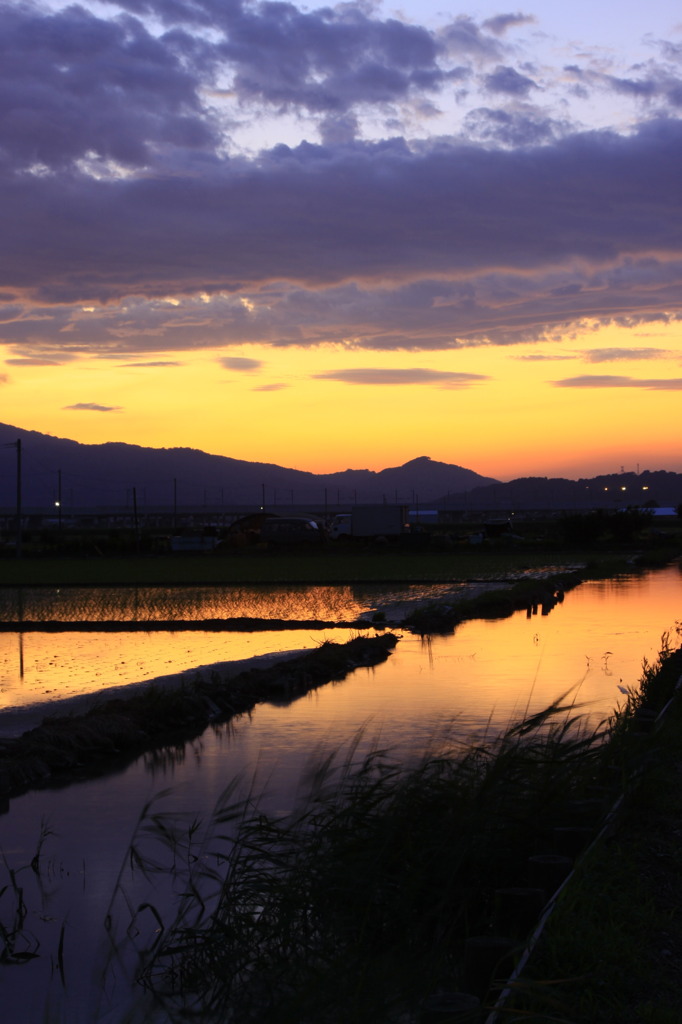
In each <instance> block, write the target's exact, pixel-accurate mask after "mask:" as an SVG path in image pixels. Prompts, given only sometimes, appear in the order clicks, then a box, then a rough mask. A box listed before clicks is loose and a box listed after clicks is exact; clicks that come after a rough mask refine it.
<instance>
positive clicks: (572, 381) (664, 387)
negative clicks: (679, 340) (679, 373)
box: [551, 374, 682, 391]
mask: <svg viewBox="0 0 682 1024" xmlns="http://www.w3.org/2000/svg"><path fill="white" fill-rule="evenodd" d="M551 383H552V384H554V385H555V387H558V388H642V389H643V390H645V391H682V377H673V378H670V379H666V378H659V379H656V378H653V379H650V380H640V379H637V378H636V377H616V376H610V375H609V374H603V375H596V374H595V375H594V376H593V375H591V374H584V375H583V376H581V377H566V378H565V379H564V380H553V381H551Z"/></svg>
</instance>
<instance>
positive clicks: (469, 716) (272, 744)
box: [0, 566, 682, 1024]
mask: <svg viewBox="0 0 682 1024" xmlns="http://www.w3.org/2000/svg"><path fill="white" fill-rule="evenodd" d="M154 591H157V588H154ZM443 592H444V588H429V590H428V591H427V590H424V589H423V588H421V589H419V588H411V587H406V588H395V587H393V588H390V589H386V588H361V589H354V588H348V587H339V588H335V587H320V588H308V587H306V588H295V589H294V590H291V589H290V590H287V589H285V588H281V589H272V588H269V589H268V590H266V589H264V588H263V589H261V588H240V589H239V590H238V591H236V590H231V591H229V592H228V591H226V590H224V589H223V588H201V589H197V588H192V593H186V592H185V593H182V594H179V593H176V592H173V593H172V594H170V595H169V596H168V601H169V602H171V601H173V602H177V601H178V600H179V602H180V604H178V603H175V604H174V605H173V607H174V608H176V609H177V608H178V607H182V609H183V610H182V613H181V615H179V617H188V614H189V611H190V608H193V609H194V612H193V614H197V615H198V616H199V617H207V609H209V608H210V609H211V616H213V615H214V614H215V615H227V616H228V617H229V616H236V615H243V614H249V615H253V614H256V615H261V616H263V617H289V618H292V619H294V618H295V619H299V618H303V617H308V616H310V617H312V618H324V619H327V618H330V617H331V618H336V619H348V618H355V617H357V616H358V615H366V614H369V613H371V614H375V613H377V612H382V611H383V612H384V614H387V616H392V615H396V616H398V617H402V615H404V614H406V611H407V610H408V609H409V607H411V606H413V604H414V602H415V601H420V600H424V599H428V598H429V597H433V596H436V595H437V594H438V595H440V594H442V593H443ZM87 596H88V595H86V594H82V593H76V592H70V593H67V594H65V595H61V594H59V595H56V597H57V601H58V604H59V615H60V616H65V615H67V614H68V615H74V616H81V617H82V616H83V614H84V613H83V609H84V608H85V607H86V605H87V602H86V597H87ZM100 596H101V597H102V604H101V606H100V614H101V615H102V617H103V618H111V617H112V616H113V615H114V613H115V612H117V613H118V614H124V615H126V616H130V617H133V616H135V615H138V616H142V617H144V618H150V617H151V615H150V612H151V611H153V610H154V609H157V610H158V608H159V607H160V603H158V602H157V599H158V598H159V596H160V595H159V594H158V592H157V593H154V592H152V590H151V588H150V589H148V590H145V591H140V592H132V591H130V592H126V593H123V592H122V591H119V590H118V589H117V590H116V592H115V593H111V594H109V593H108V592H107V593H106V594H102V595H100ZM89 597H90V598H92V597H93V594H92V592H90V594H89ZM3 600H4V601H5V602H6V604H5V609H6V610H5V614H4V615H3V616H2V617H3V618H6V616H7V615H8V614H9V610H10V609H11V607H12V601H14V600H15V597H14V596H13V595H12V594H9V593H6V594H4V595H3ZM84 602H85V603H84ZM88 607H89V606H88ZM14 608H15V613H16V611H17V609H16V605H15V606H14ZM245 609H248V611H245ZM256 609H258V610H256ZM275 609H276V611H275ZM20 612H21V615H22V616H25V617H27V618H28V617H30V616H40V615H42V616H45V617H47V616H49V615H54V609H53V607H52V606H50V603H49V601H48V599H47V595H46V594H45V593H37V594H35V595H32V594H31V595H24V604H23V607H22V608H21V609H20ZM87 614H88V617H90V615H92V610H91V609H90V610H89V611H88V613H87ZM160 617H161V618H165V617H166V613H164V614H163V615H161V616H160ZM680 619H682V575H681V573H680V568H679V567H678V566H674V567H671V568H669V569H665V570H661V571H658V572H651V573H645V574H642V575H636V576H629V577H625V578H621V579H617V580H607V581H598V582H588V583H585V584H582V585H581V586H579V587H578V588H577V589H576V590H573V591H571V592H569V593H568V594H566V597H565V600H564V602H563V603H562V604H560V605H558V606H556V607H555V608H554V609H553V610H552V611H551V613H550V614H549V615H547V616H542V615H535V616H531V617H527V616H526V614H525V613H524V612H520V613H516V614H514V615H513V616H510V617H509V618H507V619H503V620H499V621H480V620H475V621H472V622H466V623H463V624H462V625H460V626H459V627H458V628H457V630H456V632H455V633H454V634H453V635H452V636H445V637H434V638H432V639H431V640H428V641H427V640H422V639H421V638H419V637H417V636H410V635H409V634H405V635H403V636H402V638H401V640H400V642H399V643H398V645H397V648H396V650H395V652H394V654H393V655H392V656H391V657H390V658H389V660H388V662H386V663H385V664H383V665H380V666H378V667H377V668H374V669H371V670H368V669H359V670H357V671H356V672H354V673H353V674H352V675H351V676H349V677H348V678H347V679H346V680H344V681H342V682H339V683H333V684H329V685H327V686H323V687H321V688H320V689H318V690H315V691H313V692H311V693H310V694H308V695H306V696H304V697H301V698H299V699H297V700H294V701H292V702H289V703H284V702H281V703H267V704H262V705H259V706H258V707H257V708H256V709H255V710H254V712H253V713H252V714H251V715H245V716H242V717H241V718H239V719H237V720H236V721H233V722H232V723H229V724H227V725H225V726H220V727H218V726H216V727H214V728H211V729H209V730H207V731H206V732H205V733H204V734H203V735H202V736H201V737H200V738H198V739H197V740H196V741H194V742H192V743H188V744H186V745H183V746H181V747H177V748H172V749H166V750H164V751H160V752H158V753H156V754H153V755H148V756H145V757H141V758H140V759H138V761H137V762H135V763H134V764H132V765H130V766H129V767H127V768H125V769H124V770H121V771H120V772H118V773H117V774H112V775H109V776H107V777H104V778H101V779H94V780H89V781H84V782H80V783H77V784H74V785H71V786H69V787H67V788H64V789H60V790H44V791H39V792H34V793H29V794H27V795H25V796H23V797H20V798H18V799H16V800H13V801H12V802H11V805H10V808H9V812H8V813H5V814H4V815H2V816H0V849H2V851H3V854H4V856H5V858H6V862H7V864H8V865H10V866H11V867H14V868H18V867H21V866H22V865H26V864H28V863H29V861H30V860H31V857H32V856H33V854H34V852H35V848H36V842H37V838H38V834H39V832H40V828H41V822H42V823H44V824H47V825H48V826H49V827H50V828H51V829H52V830H53V831H54V833H55V835H52V836H50V837H49V838H48V839H47V841H46V843H45V847H44V854H43V871H42V873H41V876H40V877H39V878H36V877H35V876H34V875H33V873H32V872H30V871H26V872H24V875H23V876H22V877H23V878H24V880H25V883H26V897H25V898H26V905H27V908H28V912H27V918H26V924H25V929H26V932H27V935H29V936H34V937H35V941H36V942H37V943H39V947H38V946H36V949H37V950H38V953H39V955H38V956H37V957H36V958H35V959H31V960H30V962H26V963H24V964H22V966H21V967H16V966H13V967H5V966H2V965H0V989H2V991H3V1004H4V1006H5V1007H6V1010H5V1012H6V1013H7V1014H8V1016H7V1017H6V1019H8V1020H10V1021H21V1022H22V1024H23V1022H24V1021H26V1022H27V1024H32V1022H33V1021H36V1022H37V1021H42V1020H47V1021H52V1020H54V1021H62V1020H64V1021H67V1020H68V1021H69V1022H70V1024H91V1022H94V1021H108V1022H111V1024H119V1022H121V1021H122V1020H123V1019H124V1013H125V1010H126V1006H127V1005H129V1004H131V1003H132V1004H138V1010H139V1016H135V1012H137V1011H135V1012H133V1015H132V1016H131V1017H130V1020H131V1021H132V1020H134V1021H137V1020H145V1021H153V1020H155V1018H154V1017H153V1015H150V1011H149V1009H148V1008H147V1009H144V1010H143V1009H140V1005H141V1004H139V996H140V993H139V992H133V993H132V995H131V991H130V990H129V989H127V988H126V985H125V983H124V982H122V981H121V971H122V970H123V967H122V966H121V964H119V968H118V969H117V970H114V971H113V972H112V970H111V963H112V946H111V941H110V940H111V934H110V933H106V932H105V930H104V929H103V922H104V920H105V919H106V918H107V915H111V914H112V913H113V914H114V915H115V914H119V915H121V914H122V915H123V916H125V913H126V912H128V911H129V907H128V911H127V910H126V907H127V906H128V904H130V905H132V904H133V903H135V901H137V902H138V903H139V902H140V901H143V900H146V899H151V898H153V900H154V901H155V905H158V906H160V907H162V906H163V905H164V901H165V905H168V904H169V902H172V900H173V898H174V897H173V894H172V891H171V890H170V889H169V887H168V883H167V880H166V881H165V882H164V881H160V880H159V879H157V880H156V882H152V883H149V884H148V883H147V882H144V881H143V879H142V878H141V877H139V876H138V877H136V878H132V877H128V876H127V875H126V879H127V881H126V885H127V888H126V889H125V898H122V892H123V890H120V889H119V890H118V891H117V896H116V899H115V900H114V901H113V902H112V894H113V893H114V887H115V882H116V879H117V878H118V877H120V872H121V871H122V869H123V868H124V866H125V865H126V863H127V860H126V857H127V850H128V847H129V843H130V840H131V836H132V834H133V832H134V829H135V826H136V822H137V820H138V818H139V815H140V812H141V809H142V807H143V805H144V804H145V802H146V801H148V800H155V801H156V803H155V806H156V807H157V808H158V809H161V810H163V811H164V812H168V813H171V814H173V815H178V814H187V815H188V820H190V819H194V818H198V819H202V818H206V817H207V816H208V815H209V814H210V811H211V809H212V808H213V806H214V805H215V804H216V802H217V801H218V800H219V799H220V795H221V793H222V792H223V790H224V789H225V787H226V786H227V785H228V783H229V782H230V780H231V779H233V778H234V777H235V776H237V775H240V774H241V775H242V776H243V778H244V779H245V780H246V782H245V784H250V780H251V779H252V778H253V777H254V775H255V778H256V789H257V790H264V791H265V796H264V797H263V803H264V806H265V807H266V808H267V809H269V810H274V811H282V812H284V811H286V810H287V809H288V808H289V807H291V805H292V801H293V800H294V798H295V795H296V793H297V791H298V788H299V784H300V780H301V776H302V773H303V771H304V770H305V768H306V766H307V765H309V763H310V759H311V756H312V755H313V754H314V753H315V752H316V751H318V752H320V751H323V750H327V751H328V750H330V749H334V748H344V747H345V746H347V745H348V744H349V742H350V741H351V740H352V738H353V737H354V736H356V735H357V734H358V732H359V731H364V732H363V734H364V737H365V739H364V740H363V743H364V744H366V745H370V744H376V743H378V744H380V745H382V746H386V747H390V748H391V749H392V750H394V751H395V752H396V754H397V755H398V756H401V757H403V758H405V759H408V760H409V759H410V758H412V757H414V756H416V755H418V754H420V753H421V752H422V751H423V750H424V749H425V748H426V747H427V746H429V745H430V744H431V745H433V744H437V743H440V742H445V740H444V736H445V735H446V734H447V733H448V730H450V735H452V734H454V735H456V736H460V737H461V736H463V735H471V734H481V733H484V732H486V731H489V730H491V729H499V728H502V727H504V726H505V725H507V724H508V723H509V722H510V721H511V720H513V719H515V718H518V717H520V716H521V715H523V714H525V713H526V712H527V711H536V710H539V709H540V708H542V707H544V706H546V705H547V704H549V703H550V702H551V701H553V700H555V699H556V698H557V697H558V696H559V695H560V694H562V693H566V692H569V693H570V699H572V700H575V701H576V703H579V704H581V705H583V706H584V710H585V713H586V714H588V715H589V716H590V717H591V719H592V721H594V722H597V721H598V720H600V719H602V718H604V717H605V716H607V715H608V714H609V713H610V712H611V711H612V710H613V709H614V707H615V706H616V705H617V704H618V703H619V702H620V701H622V700H623V690H624V689H627V688H628V687H630V686H635V685H636V684H637V681H638V679H639V677H640V674H641V666H642V659H643V658H645V657H646V658H647V659H649V660H653V659H654V658H655V656H656V653H657V651H658V649H659V647H660V639H661V635H662V634H663V633H664V632H668V631H671V632H673V634H674V631H675V628H676V624H677V623H679V620H680ZM368 632H370V633H371V632H373V630H368ZM332 633H334V634H336V633H339V634H342V635H339V636H338V637H337V636H335V635H334V636H332ZM347 635H350V631H347V630H338V631H337V630H333V631H322V632H321V633H319V632H315V631H308V632H306V631H299V630H296V631H293V632H292V633H288V632H284V633H282V632H278V633H276V634H275V633H269V632H266V633H251V634H248V633H245V634H228V635H222V634H204V633H201V632H198V633H167V632H163V633H159V634H154V633H129V634H126V633H117V634H109V635H107V634H96V633H95V634H88V635H87V636H85V635H81V634H78V633H65V634H50V635H47V634H40V633H33V634H30V635H29V634H27V635H25V636H24V637H23V640H21V642H20V636H19V634H18V633H7V634H3V635H2V636H0V645H2V646H1V647H0V649H1V651H2V656H1V661H2V671H3V681H2V689H1V691H0V693H1V696H2V700H3V702H4V707H5V709H6V710H5V711H4V712H2V713H0V732H1V730H2V728H3V725H2V723H3V720H4V721H5V723H6V724H5V729H6V730H7V731H11V728H15V727H16V722H17V720H18V718H17V716H20V715H21V714H22V713H23V714H29V713H30V709H31V708H33V712H32V713H35V708H36V705H40V706H41V707H45V706H46V705H45V703H44V702H45V701H47V702H48V703H47V706H51V707H52V708H54V707H59V702H60V701H62V700H64V699H65V698H69V697H71V696H73V695H75V694H76V693H77V692H80V693H82V692H83V690H84V688H87V687H88V686H91V687H92V686H93V685H96V686H97V687H100V686H101V687H104V686H105V685H112V684H115V685H128V684H129V683H132V682H137V681H139V680H140V679H142V678H153V677H155V676H159V675H166V674H168V672H169V671H170V669H171V668H173V669H174V670H176V671H179V670H181V669H183V668H193V667H196V666H197V665H202V664H208V663H210V662H212V661H225V660H230V659H232V658H244V657H251V656H254V655H261V654H265V653H272V652H274V651H277V650H279V651H281V650H288V649H292V648H302V647H313V646H315V645H317V644H319V643H320V642H321V640H323V639H339V640H343V639H344V638H345V637H346V636H347ZM675 639H676V638H675ZM22 645H23V649H22V650H21V651H20V650H19V648H20V646H22ZM97 673H99V675H98V674H97ZM93 680H97V682H96V684H95V683H93ZM41 694H42V697H41V696H40V695H41ZM7 723H14V724H13V725H11V726H8V725H7ZM6 734H7V732H6ZM160 794H162V795H160ZM124 873H125V872H124ZM150 886H151V890H152V891H153V892H154V895H153V897H150V896H149V889H150ZM155 886H157V887H158V886H161V890H159V889H158V888H156V889H155ZM164 886H165V888H164ZM126 901H127V903H126ZM2 912H3V907H2V903H1V902H0V920H1V919H2ZM62 929H63V930H62ZM27 941H29V940H28V939H27ZM60 951H61V956H60V955H59V953H60ZM60 963H61V966H62V968H63V972H62V970H61V969H58V968H59V965H60ZM105 965H107V970H106V973H105V976H103V975H102V973H101V972H102V970H103V969H104V966H105ZM128 967H130V963H128ZM62 973H64V974H65V976H66V979H67V983H66V984H64V983H63V982H64V978H63V977H62ZM124 973H125V972H124ZM12 1014H14V1016H12ZM159 1019H161V1020H163V1019H164V1018H159Z"/></svg>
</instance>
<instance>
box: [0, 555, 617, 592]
mask: <svg viewBox="0 0 682 1024" xmlns="http://www.w3.org/2000/svg"><path fill="white" fill-rule="evenodd" d="M632 554H633V552H632V551H623V550H609V549H604V548H601V549H591V550H590V549H574V548H570V549H569V548H563V549H561V548H559V547H552V546H530V545H529V546H525V545H522V546H509V547H503V546H491V547H487V548H486V547H467V546H462V547H458V548H456V549H454V550H451V551H448V550H425V551H396V550H391V549H389V550H376V549H372V548H367V549H352V550H349V549H337V548H328V549H325V550H324V551H315V552H308V551H303V552H282V553H280V552H268V551H254V552H249V553H248V554H247V553H240V554H234V555H225V554H221V555H174V556H173V555H162V556H139V557H136V556H133V555H121V556H117V557H92V558H73V557H63V558H56V557H46V558H21V559H19V558H6V559H3V560H2V561H0V586H17V585H25V586H43V585H45V586H69V585H83V586H90V585H91V586H111V585H114V586H115V585H125V584H129V585H135V584H140V585H153V584H161V585H177V586H182V585H189V584H249V583H265V584H268V583H272V584H279V583H288V584H295V583H327V584H330V583H371V582H377V583H411V582H414V583H430V582H447V583H449V582H455V583H456V582H460V581H461V582H466V581H469V580H502V579H507V578H509V577H510V576H512V575H516V574H518V573H519V572H523V571H527V570H534V569H539V568H545V567H556V568H561V567H573V566H588V567H589V569H590V575H593V574H597V575H605V576H606V575H611V574H612V573H615V572H617V571H623V570H625V569H627V567H628V559H629V558H630V557H631V556H632Z"/></svg>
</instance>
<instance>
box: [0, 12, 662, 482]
mask: <svg viewBox="0 0 682 1024" xmlns="http://www.w3.org/2000/svg"><path fill="white" fill-rule="evenodd" d="M602 7H603V11H602V8H600V11H599V12H597V13H595V12H594V10H593V8H588V7H587V5H586V4H583V3H582V2H580V3H577V4H576V5H574V6H573V7H572V8H571V14H570V16H569V14H568V13H567V11H565V10H563V11H557V10H555V9H554V6H553V5H552V4H550V3H549V2H548V0H534V2H532V3H530V4H529V5H528V6H527V7H525V8H524V9H523V10H522V11H520V12H517V13H513V14H511V13H508V12H507V11H506V10H505V9H504V8H501V7H499V6H498V5H497V4H493V3H490V2H488V0H484V2H482V3H478V4H477V5H476V8H475V10H473V8H472V9H471V10H467V9H457V10H450V11H449V12H447V13H443V12H442V8H441V5H440V4H436V3H421V4H417V3H416V2H406V3H404V4H402V5H401V7H400V10H397V9H396V8H394V7H393V6H392V5H391V4H390V3H383V4H382V3H379V2H376V3H374V2H370V3H358V4H353V3H351V4H343V5H339V6H337V7H325V8H319V9H318V8H315V7H311V8H304V7H302V6H301V7H299V6H295V5H293V4H286V3H285V4H276V5H273V4H259V3H254V2H250V0H220V2H218V0H180V2H172V3H171V0H112V2H111V3H106V4H105V3H92V4H87V3H86V4H84V5H83V6H65V5H63V4H61V3H59V2H56V0H52V2H49V3H47V2H46V3H44V4H43V5H42V6H41V5H40V4H37V5H33V6H24V5H23V4H19V3H9V4H5V5H4V6H3V7H2V8H1V9H0V19H1V20H2V24H3V31H2V32H0V51H1V52H2V57H3V60H2V62H0V111H3V113H0V174H1V175H2V180H3V189H2V191H1V192H0V208H1V209H2V219H3V238H2V242H0V266H1V269H2V278H1V280H0V361H1V362H2V365H0V396H1V399H2V411H1V413H0V421H2V422H3V423H7V424H11V425H12V426H15V427H17V428H21V429H26V430H37V431H40V432H42V433H47V434H52V435H55V436H58V437H64V438H70V439H73V440H76V441H80V442H82V443H89V444H93V443H102V442H106V441H123V442H126V443H129V444H139V445H144V446H148V447H154V448H171V447H191V448H196V449H201V450H203V451H206V452H210V453H212V454H217V455H226V456H230V457H232V458H235V459H243V460H247V461H251V462H267V463H274V464H278V465H281V466H286V467H289V468H294V469H300V470H307V471H311V472H315V473H329V472H335V471H339V470H344V469H348V468H354V469H362V468H364V469H372V470H380V469H383V468H386V467H388V466H396V465H401V464H403V463H404V462H407V461H409V460H411V459H414V458H417V457H419V456H422V455H428V456H430V457H431V458H432V459H434V460H437V461H440V462H447V463H451V464H457V465H460V466H464V467H466V468H469V469H473V470H475V471H476V472H477V473H480V474H483V475H485V476H490V477H495V478H497V479H500V480H508V479H512V478H515V477H521V476H565V477H572V478H576V477H581V476H585V477H587V476H594V475H597V474H600V473H612V472H618V471H620V469H621V468H622V467H623V468H625V469H626V470H632V471H635V470H637V469H640V470H644V469H649V470H657V469H667V470H673V471H676V472H682V449H681V448H680V444H679V421H680V412H679V409H680V396H679V392H680V391H682V287H681V284H682V230H680V228H681V225H680V220H681V219H682V218H681V213H682V186H681V184H680V183H681V182H682V119H681V118H680V110H681V109H682V100H680V97H681V96H682V18H680V16H679V14H678V11H677V8H676V6H674V5H673V4H672V3H671V2H667V0H654V2H652V3H650V4H649V5H647V7H646V9H645V10H643V9H641V7H640V6H639V5H638V6H636V7H635V6H634V5H627V4H626V5H623V4H622V3H621V4H618V5H616V4H615V3H605V4H603V5H602ZM607 14H608V17H607Z"/></svg>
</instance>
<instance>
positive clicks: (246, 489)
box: [0, 424, 495, 510]
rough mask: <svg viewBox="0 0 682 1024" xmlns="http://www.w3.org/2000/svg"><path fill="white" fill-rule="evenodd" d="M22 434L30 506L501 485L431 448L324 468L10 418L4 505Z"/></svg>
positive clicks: (390, 497)
mask: <svg viewBox="0 0 682 1024" xmlns="http://www.w3.org/2000/svg"><path fill="white" fill-rule="evenodd" d="M18 440H20V441H21V493H22V505H23V507H24V508H26V509H30V508H37V509H46V508H51V507H54V505H55V502H56V501H57V500H58V498H59V497H60V496H61V501H62V507H63V508H64V510H68V509H69V508H95V507H102V506H114V507H116V506H129V505H131V504H132V502H133V494H134V496H135V501H136V502H137V504H138V505H139V506H140V507H145V506H146V507H148V506H165V507H170V506H172V505H173V504H175V503H177V505H178V506H187V505H201V506H205V505H211V506H254V505H255V506H260V505H263V504H265V505H266V506H267V507H268V508H274V507H276V506H286V505H296V506H301V505H307V504H311V505H315V506H318V507H319V506H320V505H322V504H323V503H325V504H326V503H328V504H329V505H337V504H352V503H374V502H388V503H397V504H414V503H416V502H419V503H420V504H421V505H422V506H424V505H425V504H426V503H428V502H430V501H431V500H432V499H433V498H434V497H435V496H437V495H439V494H443V493H445V492H446V491H450V492H453V493H455V492H457V493H464V492H467V491H469V490H471V489H472V488H474V487H481V486H485V485H488V484H493V483H495V481H494V480H493V479H492V478H490V477H484V476H481V475H480V474H479V473H475V472H473V470H470V469H463V468H462V467H461V466H453V465H449V464H447V463H445V462H435V461H433V460H432V459H430V458H428V457H427V456H422V457H420V458H417V459H412V460H411V461H410V462H406V463H405V465H404V466H396V467H394V468H389V469H382V470H380V471H378V472H375V471H373V470H369V469H347V470H345V471H343V472H339V473H325V474H315V473H307V472H303V471H301V470H297V469H287V468H285V467H282V466H277V465H273V464H270V463H261V462H245V461H241V460H239V459H232V458H229V457H227V456H224V455H209V454H208V453H207V452H203V451H199V450H197V449H193V448H143V447H140V446H139V445H133V444H122V443H119V442H108V443H105V444H80V443H79V442H78V441H71V440H67V439H65V438H59V437H52V436H51V435H49V434H41V433H39V432H38V431H35V430H22V429H20V428H18V427H14V426H10V425H8V424H0V507H4V508H8V509H11V508H13V507H14V506H15V504H16V494H17V484H16V479H17V473H16V455H15V453H14V452H13V451H12V447H16V442H17V441H18Z"/></svg>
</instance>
